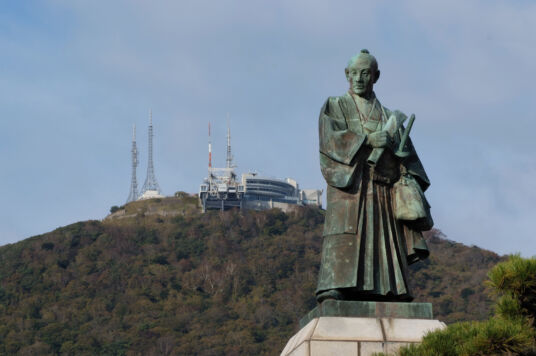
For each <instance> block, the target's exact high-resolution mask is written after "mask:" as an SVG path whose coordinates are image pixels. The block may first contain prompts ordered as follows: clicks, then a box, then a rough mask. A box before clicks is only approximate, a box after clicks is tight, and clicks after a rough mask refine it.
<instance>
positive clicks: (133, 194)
mask: <svg viewBox="0 0 536 356" xmlns="http://www.w3.org/2000/svg"><path fill="white" fill-rule="evenodd" d="M130 152H132V179H131V181H130V193H129V194H128V199H127V203H130V202H131V201H135V200H137V199H138V180H137V179H136V167H138V148H137V147H136V124H134V126H133V127H132V150H131V151H130Z"/></svg>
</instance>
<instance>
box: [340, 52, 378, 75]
mask: <svg viewBox="0 0 536 356" xmlns="http://www.w3.org/2000/svg"><path fill="white" fill-rule="evenodd" d="M363 57H365V58H367V59H368V60H370V63H371V65H372V68H373V70H374V71H377V70H378V62H377V61H376V58H375V57H374V56H373V55H372V54H370V52H369V50H368V49H365V48H364V49H362V50H361V52H359V54H356V55H355V56H353V57H352V58H350V60H349V61H348V65H347V67H346V68H348V67H350V66H351V65H352V63H354V62H355V61H357V60H358V58H363Z"/></svg>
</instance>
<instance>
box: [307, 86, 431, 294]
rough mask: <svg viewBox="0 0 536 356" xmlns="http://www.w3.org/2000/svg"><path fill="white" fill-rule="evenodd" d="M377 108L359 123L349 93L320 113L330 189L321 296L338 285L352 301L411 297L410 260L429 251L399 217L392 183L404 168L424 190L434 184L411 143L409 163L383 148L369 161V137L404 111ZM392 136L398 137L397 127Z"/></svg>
mask: <svg viewBox="0 0 536 356" xmlns="http://www.w3.org/2000/svg"><path fill="white" fill-rule="evenodd" d="M380 107H381V110H380V111H381V112H382V114H381V117H372V118H370V119H369V120H368V121H366V123H365V122H362V119H361V118H360V116H359V113H358V109H357V105H356V103H355V101H354V99H353V98H352V96H351V95H350V94H349V93H347V94H345V95H343V96H340V97H330V98H329V99H328V100H327V101H326V103H325V104H324V106H323V107H322V110H321V112H320V119H319V134H320V166H321V170H322V174H323V176H324V178H325V179H326V182H327V184H328V187H327V211H326V220H325V223H324V233H323V235H324V242H323V247H322V262H321V267H320V274H319V280H318V287H317V291H316V292H317V294H319V293H321V292H323V291H326V290H329V289H339V290H340V291H345V294H346V298H348V295H350V296H351V299H355V300H411V299H412V297H411V295H410V291H409V287H408V283H407V269H408V265H409V264H411V263H414V262H416V261H418V260H420V259H424V258H426V257H427V256H428V254H429V252H428V248H427V246H426V243H425V241H424V239H423V237H422V233H421V232H420V231H416V230H414V229H412V228H410V227H408V226H406V225H405V224H402V223H401V222H400V221H398V220H397V219H396V218H395V216H394V206H393V184H394V183H395V182H396V181H397V180H398V179H399V177H400V172H401V169H402V167H403V166H404V167H405V169H406V170H407V171H408V173H409V174H411V175H412V176H414V177H415V179H416V180H417V182H418V183H419V185H420V186H421V188H422V190H423V191H424V190H426V188H427V187H428V186H429V185H430V182H429V180H428V177H427V176H426V173H425V171H424V168H423V167H422V164H421V162H420V160H419V158H418V156H417V154H416V152H415V150H414V148H413V145H412V144H411V142H409V143H408V146H409V149H410V151H411V154H410V156H409V157H408V158H406V159H405V160H404V162H401V160H400V158H398V157H397V156H395V155H394V153H393V151H392V150H391V149H389V148H386V149H385V150H384V153H383V155H382V156H381V158H380V160H379V161H378V162H377V164H376V165H375V166H374V167H372V166H371V165H369V164H368V163H367V158H368V157H369V155H370V153H371V152H372V149H373V148H372V147H370V146H368V145H366V137H367V135H368V134H370V133H372V132H374V131H378V130H381V129H382V128H383V125H385V123H386V121H387V119H388V117H390V116H391V115H404V114H402V113H400V112H398V111H395V112H391V111H389V110H388V109H387V108H385V107H383V106H381V104H380ZM375 121H376V122H375ZM375 123H376V124H377V125H376V127H374V126H375V125H374V124H375ZM394 139H395V143H396V142H399V140H400V132H398V133H397V134H396V135H395V137H394Z"/></svg>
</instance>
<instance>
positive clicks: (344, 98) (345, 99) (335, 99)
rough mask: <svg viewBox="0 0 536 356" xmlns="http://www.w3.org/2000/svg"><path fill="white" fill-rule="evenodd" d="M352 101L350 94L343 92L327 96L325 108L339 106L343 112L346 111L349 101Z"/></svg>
mask: <svg viewBox="0 0 536 356" xmlns="http://www.w3.org/2000/svg"><path fill="white" fill-rule="evenodd" d="M352 102H353V99H352V97H351V96H350V94H348V93H344V94H343V95H340V96H330V97H328V98H327V100H326V104H325V105H326V107H327V108H330V107H331V108H333V107H336V108H340V109H341V110H342V111H343V112H346V110H347V107H348V105H349V103H352Z"/></svg>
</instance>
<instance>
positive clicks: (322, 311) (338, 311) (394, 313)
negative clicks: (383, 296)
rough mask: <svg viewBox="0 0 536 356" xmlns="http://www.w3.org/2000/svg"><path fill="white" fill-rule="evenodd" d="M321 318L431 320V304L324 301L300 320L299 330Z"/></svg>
mask: <svg viewBox="0 0 536 356" xmlns="http://www.w3.org/2000/svg"><path fill="white" fill-rule="evenodd" d="M322 316H344V317H356V318H403V319H430V320H431V319H433V313H432V303H400V302H398V303H397V302H361V301H346V300H326V301H324V302H323V303H322V304H320V305H318V306H317V307H316V308H314V309H313V310H311V311H310V312H309V313H307V315H305V316H304V317H303V318H301V319H300V328H303V327H304V326H305V325H307V324H308V323H309V322H310V321H311V320H313V319H314V318H319V317H322Z"/></svg>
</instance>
